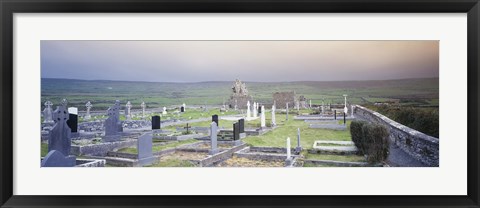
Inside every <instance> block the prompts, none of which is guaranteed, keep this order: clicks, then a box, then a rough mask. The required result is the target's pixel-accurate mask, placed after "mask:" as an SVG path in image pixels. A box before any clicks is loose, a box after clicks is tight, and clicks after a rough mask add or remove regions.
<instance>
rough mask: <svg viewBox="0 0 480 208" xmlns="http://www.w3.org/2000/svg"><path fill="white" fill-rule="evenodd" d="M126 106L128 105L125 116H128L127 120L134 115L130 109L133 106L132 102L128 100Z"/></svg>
mask: <svg viewBox="0 0 480 208" xmlns="http://www.w3.org/2000/svg"><path fill="white" fill-rule="evenodd" d="M125 107H127V110H126V113H125V117H126V118H127V120H130V119H132V115H131V113H130V109H131V108H132V103H130V101H128V102H127V104H126V105H125Z"/></svg>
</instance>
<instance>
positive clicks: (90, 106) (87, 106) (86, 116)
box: [83, 101, 93, 120]
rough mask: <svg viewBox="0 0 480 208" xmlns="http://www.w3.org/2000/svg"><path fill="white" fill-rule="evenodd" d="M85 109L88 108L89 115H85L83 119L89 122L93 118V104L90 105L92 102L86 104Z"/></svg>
mask: <svg viewBox="0 0 480 208" xmlns="http://www.w3.org/2000/svg"><path fill="white" fill-rule="evenodd" d="M85 107H86V108H87V114H85V117H83V118H84V119H85V120H89V119H91V118H92V116H91V115H90V109H91V108H92V107H93V105H92V103H90V101H88V102H87V103H86V104H85Z"/></svg>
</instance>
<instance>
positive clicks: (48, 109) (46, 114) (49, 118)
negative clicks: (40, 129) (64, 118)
mask: <svg viewBox="0 0 480 208" xmlns="http://www.w3.org/2000/svg"><path fill="white" fill-rule="evenodd" d="M52 105H53V103H52V102H51V101H47V102H45V109H44V110H43V119H44V120H43V123H50V124H53V123H54V121H53V111H52Z"/></svg>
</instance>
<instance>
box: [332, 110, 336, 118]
mask: <svg viewBox="0 0 480 208" xmlns="http://www.w3.org/2000/svg"><path fill="white" fill-rule="evenodd" d="M333 116H334V117H335V120H337V110H333Z"/></svg>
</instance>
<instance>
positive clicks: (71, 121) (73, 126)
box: [67, 113, 78, 133]
mask: <svg viewBox="0 0 480 208" xmlns="http://www.w3.org/2000/svg"><path fill="white" fill-rule="evenodd" d="M67 125H68V127H70V130H71V131H72V133H76V132H77V131H78V115H75V114H71V113H70V114H69V116H68V121H67Z"/></svg>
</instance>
